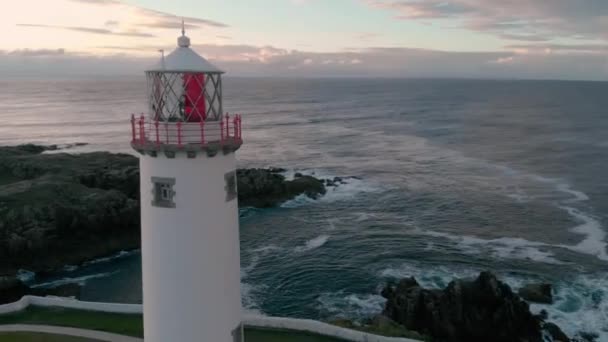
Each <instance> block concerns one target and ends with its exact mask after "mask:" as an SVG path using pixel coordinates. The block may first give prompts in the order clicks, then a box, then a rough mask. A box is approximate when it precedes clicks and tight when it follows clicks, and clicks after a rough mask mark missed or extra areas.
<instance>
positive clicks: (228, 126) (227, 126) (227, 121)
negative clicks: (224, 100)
mask: <svg viewBox="0 0 608 342" xmlns="http://www.w3.org/2000/svg"><path fill="white" fill-rule="evenodd" d="M226 138H227V139H230V114H228V112H226Z"/></svg>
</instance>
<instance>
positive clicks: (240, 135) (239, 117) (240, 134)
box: [238, 114, 243, 140]
mask: <svg viewBox="0 0 608 342" xmlns="http://www.w3.org/2000/svg"><path fill="white" fill-rule="evenodd" d="M238 126H239V140H241V137H242V133H243V131H242V127H241V114H239V116H238Z"/></svg>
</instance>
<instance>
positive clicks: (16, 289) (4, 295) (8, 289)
mask: <svg viewBox="0 0 608 342" xmlns="http://www.w3.org/2000/svg"><path fill="white" fill-rule="evenodd" d="M27 293H28V287H27V286H25V284H23V283H22V282H21V281H20V280H19V279H17V277H15V276H9V275H4V276H3V275H0V304H3V303H12V302H16V301H18V300H19V299H21V297H23V296H25V295H26V294H27Z"/></svg>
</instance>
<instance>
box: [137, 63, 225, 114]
mask: <svg viewBox="0 0 608 342" xmlns="http://www.w3.org/2000/svg"><path fill="white" fill-rule="evenodd" d="M200 76H203V77H202V79H203V81H201V77H200ZM146 79H147V84H148V104H149V106H150V108H149V113H150V119H151V120H154V121H160V122H193V121H194V122H197V121H201V119H200V118H202V120H203V121H220V120H222V118H223V117H222V113H223V104H222V102H223V101H222V73H221V72H188V71H168V70H150V71H146ZM190 82H196V86H198V87H199V89H201V91H200V93H199V94H196V95H195V96H194V97H196V98H191V97H190V96H191V95H192V94H188V92H187V91H186V89H187V87H188V84H189V83H190ZM201 102H204V103H205V107H204V113H200V111H199V106H198V105H199V104H201ZM187 103H189V104H190V105H191V108H192V110H191V111H190V112H189V113H187V111H186V104H187ZM197 118H199V119H197Z"/></svg>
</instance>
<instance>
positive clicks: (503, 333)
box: [382, 272, 542, 342]
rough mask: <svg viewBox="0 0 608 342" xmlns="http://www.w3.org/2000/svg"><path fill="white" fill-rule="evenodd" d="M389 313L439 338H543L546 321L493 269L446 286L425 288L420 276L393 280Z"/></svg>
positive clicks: (508, 341)
mask: <svg viewBox="0 0 608 342" xmlns="http://www.w3.org/2000/svg"><path fill="white" fill-rule="evenodd" d="M382 296H384V297H385V298H386V299H387V302H386V305H385V308H384V311H383V314H384V315H386V316H387V317H389V318H391V319H392V320H394V321H396V322H397V323H399V324H402V325H404V326H405V327H406V328H407V329H409V330H414V331H417V332H419V333H422V334H424V335H430V336H432V337H433V339H434V341H450V342H451V341H454V342H456V341H473V342H475V341H479V342H481V341H484V342H485V341H495V342H513V341H517V342H519V341H521V342H524V341H525V342H541V341H542V334H541V326H540V320H539V319H538V318H537V317H534V315H532V313H530V310H529V307H528V304H527V303H526V302H524V301H523V300H521V299H520V298H519V297H518V296H517V295H516V294H514V293H513V292H512V291H511V288H510V287H509V286H508V285H506V284H504V283H502V282H500V281H498V280H497V279H496V277H495V276H494V275H493V274H491V273H489V272H482V273H481V274H480V275H479V277H478V278H477V279H475V280H459V279H458V280H454V281H452V282H450V283H449V284H448V286H447V287H446V288H445V289H444V290H428V289H424V288H422V287H421V286H420V285H419V284H418V282H417V281H416V280H415V279H414V278H407V279H403V280H401V281H400V282H399V283H398V284H397V285H396V286H394V285H387V287H385V288H384V289H383V291H382Z"/></svg>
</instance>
